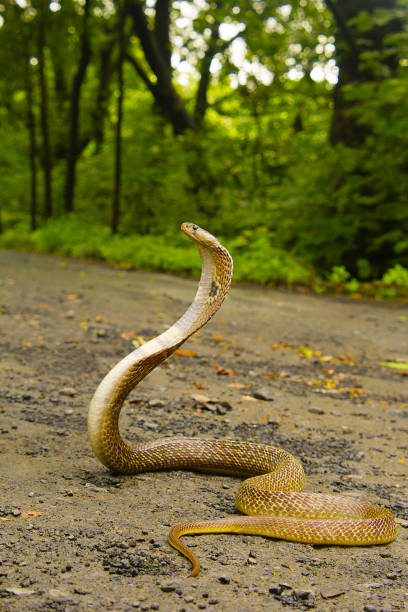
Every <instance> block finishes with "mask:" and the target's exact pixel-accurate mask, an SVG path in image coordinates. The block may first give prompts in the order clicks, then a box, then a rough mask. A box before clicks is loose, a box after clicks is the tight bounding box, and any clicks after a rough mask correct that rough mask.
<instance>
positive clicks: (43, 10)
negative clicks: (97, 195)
mask: <svg viewBox="0 0 408 612" xmlns="http://www.w3.org/2000/svg"><path fill="white" fill-rule="evenodd" d="M47 11H48V4H47V3H43V2H42V3H41V5H40V15H39V23H38V75H39V81H40V93H41V104H40V107H41V134H42V156H41V157H42V160H41V161H42V166H43V171H44V216H45V218H46V219H48V218H49V217H51V216H52V208H53V206H52V159H51V147H50V136H49V121H48V85H47V78H46V74H45V57H44V49H45V44H46V40H45V27H46V23H45V22H46V14H47Z"/></svg>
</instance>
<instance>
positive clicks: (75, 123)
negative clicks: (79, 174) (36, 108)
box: [65, 0, 91, 212]
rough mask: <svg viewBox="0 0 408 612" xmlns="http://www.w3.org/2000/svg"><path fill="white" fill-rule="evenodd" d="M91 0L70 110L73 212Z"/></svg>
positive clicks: (68, 204)
mask: <svg viewBox="0 0 408 612" xmlns="http://www.w3.org/2000/svg"><path fill="white" fill-rule="evenodd" d="M90 9H91V0H85V4H84V8H83V16H82V31H81V34H80V44H79V48H80V55H79V60H78V65H77V68H76V72H75V76H74V78H73V81H72V89H71V99H70V110H69V144H68V154H67V170H66V179H65V210H66V211H67V212H71V211H72V210H73V208H74V190H75V168H76V162H77V158H78V153H79V144H78V140H79V119H80V96H81V87H82V85H83V82H84V79H85V74H86V70H87V68H88V64H89V62H90V59H91V44H90V37H89V17H90Z"/></svg>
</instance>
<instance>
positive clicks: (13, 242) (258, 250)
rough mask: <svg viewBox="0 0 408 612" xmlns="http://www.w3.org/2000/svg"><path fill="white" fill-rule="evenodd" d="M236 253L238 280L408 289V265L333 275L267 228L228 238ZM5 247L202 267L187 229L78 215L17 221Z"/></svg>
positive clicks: (2, 242)
mask: <svg viewBox="0 0 408 612" xmlns="http://www.w3.org/2000/svg"><path fill="white" fill-rule="evenodd" d="M221 242H222V243H223V244H225V246H226V247H227V248H228V250H229V251H230V252H231V253H232V255H233V258H234V280H235V281H252V282H257V283H261V284H280V285H287V286H305V287H309V288H312V289H314V291H316V293H324V292H327V291H328V292H337V293H338V292H340V293H346V294H349V295H351V296H353V297H357V298H358V297H361V296H362V295H370V296H374V297H377V298H392V297H398V296H405V295H407V294H408V270H406V268H404V267H403V266H401V265H399V264H397V265H396V266H394V268H392V269H390V270H388V271H387V272H386V274H385V275H384V276H383V278H382V279H380V280H377V281H373V282H369V283H368V282H364V283H361V282H360V281H358V280H357V279H355V278H350V275H349V274H348V272H347V270H345V269H344V268H342V267H335V268H333V269H332V270H331V272H328V273H327V274H326V278H327V280H323V279H322V277H321V275H319V274H317V273H316V271H315V270H314V269H313V268H312V267H311V266H310V265H308V264H306V263H304V262H302V261H299V260H298V259H297V258H295V257H294V256H293V255H291V254H290V253H287V252H285V251H283V250H282V249H279V248H277V247H275V246H274V245H273V244H272V239H271V236H270V235H269V234H268V232H267V230H266V229H265V228H259V229H258V232H257V234H256V236H254V235H253V234H252V233H251V232H245V231H244V232H243V233H242V234H241V235H240V236H238V237H236V238H233V239H229V240H228V239H227V240H223V239H221ZM0 247H2V248H5V249H17V250H27V251H34V252H46V253H55V254H58V255H63V256H68V257H80V258H91V259H98V260H102V261H106V262H108V263H110V264H116V265H120V266H123V267H126V268H136V269H144V270H156V271H164V272H172V273H179V274H185V275H193V276H198V275H199V274H200V270H201V264H200V259H199V256H198V252H197V249H196V247H195V245H194V244H193V243H191V242H190V241H189V240H188V239H187V238H186V237H185V236H184V235H183V234H182V233H181V232H179V233H177V234H171V235H158V236H154V235H143V236H142V235H131V236H119V235H115V236H113V235H112V234H111V232H110V230H109V228H108V227H106V226H95V225H89V224H86V223H84V222H83V221H81V220H79V219H78V218H76V217H75V216H71V217H67V218H60V219H56V220H52V221H50V222H48V223H46V224H45V225H44V226H42V227H41V228H39V229H37V230H36V231H34V232H30V231H29V229H28V227H27V226H26V225H24V224H17V225H15V226H14V227H13V228H12V229H8V230H6V231H4V232H3V233H2V234H0Z"/></svg>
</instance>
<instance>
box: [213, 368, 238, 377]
mask: <svg viewBox="0 0 408 612" xmlns="http://www.w3.org/2000/svg"><path fill="white" fill-rule="evenodd" d="M215 373H216V374H218V375H219V376H235V372H234V370H231V369H230V368H221V367H220V366H218V367H217V368H216V370H215Z"/></svg>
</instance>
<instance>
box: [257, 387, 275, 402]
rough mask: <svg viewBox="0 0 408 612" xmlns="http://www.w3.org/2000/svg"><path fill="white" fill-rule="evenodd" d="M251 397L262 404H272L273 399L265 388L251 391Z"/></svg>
mask: <svg viewBox="0 0 408 612" xmlns="http://www.w3.org/2000/svg"><path fill="white" fill-rule="evenodd" d="M252 395H253V397H255V399H259V400H263V401H264V402H273V400H274V399H275V398H274V397H273V395H272V393H271V392H270V391H269V390H268V389H265V388H262V389H257V390H256V391H253V392H252Z"/></svg>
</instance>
